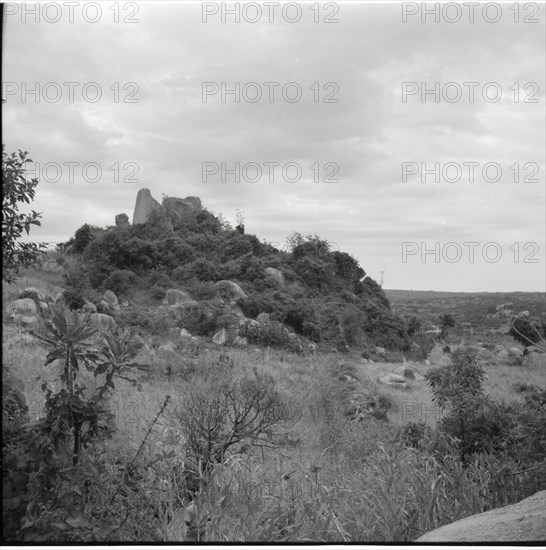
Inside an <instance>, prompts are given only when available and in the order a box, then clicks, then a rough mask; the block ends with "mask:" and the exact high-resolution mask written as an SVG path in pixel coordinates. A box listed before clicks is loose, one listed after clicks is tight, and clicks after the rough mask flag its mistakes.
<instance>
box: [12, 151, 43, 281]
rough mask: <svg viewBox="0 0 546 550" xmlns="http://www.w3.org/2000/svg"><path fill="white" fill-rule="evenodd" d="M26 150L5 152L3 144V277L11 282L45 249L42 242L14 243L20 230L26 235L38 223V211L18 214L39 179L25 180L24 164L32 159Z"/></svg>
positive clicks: (18, 236)
mask: <svg viewBox="0 0 546 550" xmlns="http://www.w3.org/2000/svg"><path fill="white" fill-rule="evenodd" d="M27 155H28V153H27V152H26V151H21V150H20V149H19V154H16V153H12V154H11V155H8V154H7V153H5V152H4V146H3V145H2V256H3V269H2V280H3V281H5V282H7V283H13V282H14V281H15V280H16V276H17V274H18V272H19V269H20V268H22V267H29V266H32V265H34V264H36V263H37V262H38V261H39V259H40V254H41V253H42V252H44V251H45V249H46V244H45V243H39V244H38V243H21V242H17V241H18V240H19V239H20V238H21V236H22V235H23V232H25V233H26V234H27V235H28V234H29V232H30V229H31V226H32V225H40V221H39V218H40V217H41V214H39V213H38V212H35V211H34V210H31V212H30V214H21V213H20V212H19V206H20V205H21V204H22V203H27V204H30V202H31V201H33V200H34V197H35V195H36V186H37V185H38V180H37V179H36V178H33V179H31V180H27V179H26V177H25V164H26V163H28V162H32V160H30V159H29V158H27Z"/></svg>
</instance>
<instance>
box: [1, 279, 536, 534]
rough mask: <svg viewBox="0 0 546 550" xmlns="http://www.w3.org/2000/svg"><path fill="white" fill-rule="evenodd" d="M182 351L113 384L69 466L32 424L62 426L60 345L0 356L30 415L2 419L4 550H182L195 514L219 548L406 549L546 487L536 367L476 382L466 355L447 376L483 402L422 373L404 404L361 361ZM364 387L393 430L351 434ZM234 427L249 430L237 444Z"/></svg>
mask: <svg viewBox="0 0 546 550" xmlns="http://www.w3.org/2000/svg"><path fill="white" fill-rule="evenodd" d="M42 276H43V277H44V278H47V277H49V278H50V282H49V284H48V283H42V285H43V287H49V288H50V290H52V289H54V288H55V282H56V283H57V284H59V283H60V282H62V281H61V280H60V277H59V276H56V277H57V279H56V280H55V277H54V276H52V275H51V274H41V273H40V272H36V273H35V274H34V273H33V272H32V271H27V272H26V273H24V274H23V276H22V278H21V280H20V281H19V283H18V285H17V286H19V287H20V288H21V287H23V286H27V285H29V284H33V285H35V286H36V285H40V280H41V279H42ZM7 292H8V296H9V295H11V293H12V292H16V288H14V287H13V286H12V287H9V290H8V291H7ZM5 296H6V295H5ZM102 344H105V342H104V341H102ZM97 345H98V342H97V341H95V342H94V343H93V345H92V346H91V347H92V348H95V347H96V346H97ZM184 345H185V348H184V349H181V350H180V351H181V352H183V353H181V355H182V356H183V357H184V358H185V362H184V364H181V365H176V366H174V367H175V368H173V369H172V370H171V372H170V374H167V375H165V373H164V372H161V371H160V370H155V371H152V372H140V371H135V374H134V376H135V377H136V379H137V383H136V384H135V383H132V382H130V381H128V380H125V379H119V378H115V384H114V388H113V389H112V388H111V389H112V391H111V392H107V394H105V395H104V402H103V407H102V409H104V410H105V411H107V413H106V412H105V413H99V420H100V421H99V422H98V423H97V428H98V429H97V430H96V431H93V430H90V431H88V432H86V434H87V438H86V439H85V440H84V441H83V442H82V449H81V451H80V453H79V461H78V463H77V464H76V465H74V445H73V444H74V440H73V438H71V437H68V438H66V439H65V440H63V441H59V442H57V444H56V446H55V444H53V442H52V439H51V436H52V434H51V431H47V430H45V431H44V425H43V424H37V423H36V422H35V421H36V420H37V419H38V418H40V419H42V421H43V419H44V418H47V417H48V414H47V413H48V412H49V414H50V415H51V414H53V415H55V414H56V413H55V411H56V409H55V408H51V407H48V406H46V403H47V394H46V393H44V392H43V391H42V388H41V386H42V384H44V383H45V384H46V385H47V388H48V389H49V391H51V392H52V393H53V394H55V393H59V392H60V390H61V389H62V387H63V381H62V380H61V379H60V376H59V375H60V374H61V373H62V369H61V368H60V365H59V364H57V363H52V364H51V365H49V366H47V367H45V366H44V363H45V359H46V356H47V354H48V353H50V351H51V346H50V345H48V344H47V343H46V342H43V341H39V340H37V339H33V340H27V341H26V342H24V341H23V342H22V341H17V339H15V338H9V339H8V341H7V342H5V343H4V359H5V363H6V364H7V365H8V366H9V368H10V373H14V374H16V375H17V377H19V378H20V379H22V381H23V383H24V387H25V395H26V397H27V403H28V406H29V408H30V411H29V416H26V415H25V414H24V411H21V410H20V409H18V408H17V407H13V408H8V409H6V408H5V409H4V411H3V421H4V426H3V428H4V457H5V459H4V460H5V462H4V464H5V468H4V489H5V491H4V496H5V501H4V512H5V516H4V538H5V539H8V540H27V541H39V540H47V541H106V540H111V541H115V540H118V541H122V540H124V541H125V540H127V541H128V540H133V541H153V540H156V541H157V540H170V541H174V540H183V539H184V537H185V535H186V526H185V524H184V520H183V517H184V516H183V513H184V509H185V508H186V507H187V506H188V505H189V503H190V502H192V501H193V502H194V503H195V504H196V506H197V509H198V510H199V514H200V515H199V521H201V522H202V524H203V529H204V532H206V536H207V537H208V540H212V541H218V542H222V541H257V542H271V541H330V542H332V541H338V542H339V541H346V542H347V541H404V540H414V539H415V538H417V537H418V536H420V535H421V534H423V533H424V532H426V531H428V530H430V529H433V528H435V527H438V526H440V525H444V524H446V523H449V522H452V521H454V520H456V519H459V518H462V517H465V516H468V515H471V514H474V513H478V512H482V511H485V510H487V509H491V508H494V507H497V506H501V505H504V504H509V503H513V502H516V501H518V500H521V499H522V498H524V497H526V496H528V495H530V494H533V493H535V492H536V491H538V490H541V489H543V488H544V487H545V471H544V467H543V462H542V460H543V456H544V451H545V450H546V447H545V446H546V435H545V432H544V415H545V410H546V409H545V408H546V397H545V387H544V366H543V365H542V364H540V363H539V362H534V363H533V362H531V361H529V362H528V363H526V364H525V365H524V366H523V367H521V366H517V365H504V366H500V365H499V366H495V365H489V366H481V365H480V363H479V362H476V361H475V358H474V355H473V353H472V352H465V353H466V355H462V356H460V358H459V359H456V357H455V360H454V362H453V363H454V364H455V363H456V362H457V361H458V363H457V364H458V365H459V366H460V368H461V369H462V371H461V372H463V371H464V372H467V373H468V377H466V378H464V377H463V378H464V379H466V380H468V381H469V383H471V387H472V388H474V393H472V392H469V391H468V388H466V387H465V386H464V385H462V386H461V385H460V384H457V380H460V379H461V378H460V377H456V378H455V380H451V381H447V382H446V381H445V380H444V381H442V377H443V375H442V374H441V373H442V372H446V371H441V369H437V368H431V369H429V368H427V367H426V366H425V365H423V364H421V365H419V364H413V367H414V369H415V370H416V373H417V374H419V373H420V374H423V375H425V376H426V375H427V373H429V375H428V381H427V379H424V380H422V379H420V377H418V378H416V379H415V380H414V381H410V388H409V390H406V391H402V390H398V389H394V388H389V387H385V386H380V385H379V384H378V382H377V378H378V377H379V376H381V375H382V374H384V373H385V372H388V371H389V370H392V365H391V366H389V365H388V364H386V363H364V362H363V361H362V360H361V358H360V357H359V356H356V355H354V354H353V355H352V356H351V355H350V354H339V353H338V354H318V355H310V356H297V355H291V354H289V353H287V352H286V351H283V350H280V349H279V350H274V349H270V350H268V349H267V348H258V349H257V350H256V351H254V350H228V351H226V350H222V349H218V348H216V347H214V346H211V345H208V344H206V343H205V342H200V343H199V344H196V343H195V342H193V343H190V342H188V343H186V344H184ZM454 351H456V350H454ZM458 368H459V367H458ZM131 377H132V375H131ZM37 378H39V380H37ZM78 381H79V383H80V385H82V386H85V387H86V388H87V389H86V393H85V395H82V399H83V398H85V399H87V398H91V397H92V396H93V395H97V391H98V389H99V388H100V387H103V386H104V381H105V374H104V373H103V374H99V375H98V376H97V377H95V376H93V373H92V372H91V371H88V370H86V369H85V368H84V369H80V373H79V375H78ZM431 381H434V383H432V384H431ZM364 388H374V391H377V392H378V394H379V395H380V396H381V397H382V399H383V402H384V403H387V407H388V413H387V417H386V419H377V418H375V417H374V416H373V415H371V414H364V415H363V416H360V417H359V418H360V419H359V420H358V419H357V420H352V418H353V416H351V415H350V414H348V412H349V410H350V406H349V405H350V403H348V402H347V397H348V396H352V395H354V394H355V393H357V394H358V392H359V391H364ZM439 388H444V389H445V388H448V389H449V388H451V390H452V391H447V393H446V392H445V391H444V393H443V394H442V392H441V391H440V392H439V391H438V389H439ZM435 389H436V392H435V391H434V390H435ZM454 392H455V393H454ZM457 392H459V393H457ZM11 395H12V396H13V395H15V394H11ZM446 395H447V396H448V398H447V397H446ZM457 395H459V396H461V398H462V399H470V398H471V396H472V395H473V396H474V401H472V402H470V401H462V402H461V401H457ZM487 395H488V396H489V399H484V396H487ZM167 396H170V399H167ZM442 396H443V397H442ZM434 398H436V402H435V401H434ZM438 399H439V400H440V401H442V399H444V401H443V402H442V404H443V409H441V410H440V409H439V408H438V407H439V405H440V404H441V403H440V401H438ZM446 399H447V401H446ZM4 401H5V402H7V401H8V400H4ZM477 402H479V403H480V406H479V407H478V406H475V405H476V403H477ZM245 403H246V405H245ZM408 403H409V404H411V407H410V408H408ZM435 403H436V405H435ZM254 404H257V405H258V406H257V407H254ZM414 405H417V408H415V406H414ZM434 407H437V408H434ZM230 410H231V411H234V412H236V413H238V414H239V418H240V419H242V421H240V422H239V428H237V430H236V429H234V424H229V423H228V422H227V421H226V420H225V419H226V418H229V417H230V415H228V414H226V411H230ZM410 411H411V413H412V414H407V413H408V412H410ZM415 411H418V412H417V413H415ZM423 411H424V412H423ZM431 411H433V413H432V414H431ZM461 411H462V412H463V413H464V416H463V418H464V420H465V423H464V424H461V414H460V413H461ZM469 412H472V414H470V413H469ZM158 413H161V414H159V415H158ZM246 413H248V416H247V417H245V414H246ZM255 414H257V418H255V419H254V421H253V422H250V423H248V422H247V423H245V421H244V419H245V418H250V416H251V415H252V417H254V415H255ZM49 417H50V418H51V416H49ZM231 418H233V416H231ZM241 426H242V427H243V428H244V429H240V428H241ZM196 434H200V435H199V437H196ZM203 442H206V445H202V443H203ZM474 442H479V443H480V444H479V445H478V446H476V445H475V444H474ZM38 443H39V444H40V445H42V448H41V449H37V445H38ZM226 443H229V444H228V445H227V446H226ZM44 448H50V450H51V452H49V453H44V452H43V449H44Z"/></svg>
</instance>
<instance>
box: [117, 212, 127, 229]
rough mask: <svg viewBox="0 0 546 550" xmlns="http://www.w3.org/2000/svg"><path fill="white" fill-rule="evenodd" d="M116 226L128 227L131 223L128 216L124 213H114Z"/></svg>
mask: <svg viewBox="0 0 546 550" xmlns="http://www.w3.org/2000/svg"><path fill="white" fill-rule="evenodd" d="M115 221H116V227H129V226H130V225H131V224H130V223H129V216H128V215H127V214H125V212H124V213H123V214H116V218H115Z"/></svg>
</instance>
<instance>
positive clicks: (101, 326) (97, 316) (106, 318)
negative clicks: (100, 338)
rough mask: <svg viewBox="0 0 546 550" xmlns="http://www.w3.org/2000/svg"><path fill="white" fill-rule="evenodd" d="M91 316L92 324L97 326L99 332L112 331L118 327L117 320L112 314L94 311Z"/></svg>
mask: <svg viewBox="0 0 546 550" xmlns="http://www.w3.org/2000/svg"><path fill="white" fill-rule="evenodd" d="M89 317H90V320H91V325H93V326H95V327H96V328H97V329H98V330H99V332H112V331H113V330H115V328H116V322H115V321H114V319H113V318H112V317H110V315H105V314H104V313H92V314H91V315H90V316H89Z"/></svg>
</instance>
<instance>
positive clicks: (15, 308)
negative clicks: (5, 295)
mask: <svg viewBox="0 0 546 550" xmlns="http://www.w3.org/2000/svg"><path fill="white" fill-rule="evenodd" d="M37 312H38V308H37V307H36V302H34V300H33V299H32V298H21V299H19V300H15V301H14V302H12V304H11V305H10V308H9V316H10V317H12V318H14V317H16V316H21V315H22V316H25V315H27V316H35V315H36V314H37Z"/></svg>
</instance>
